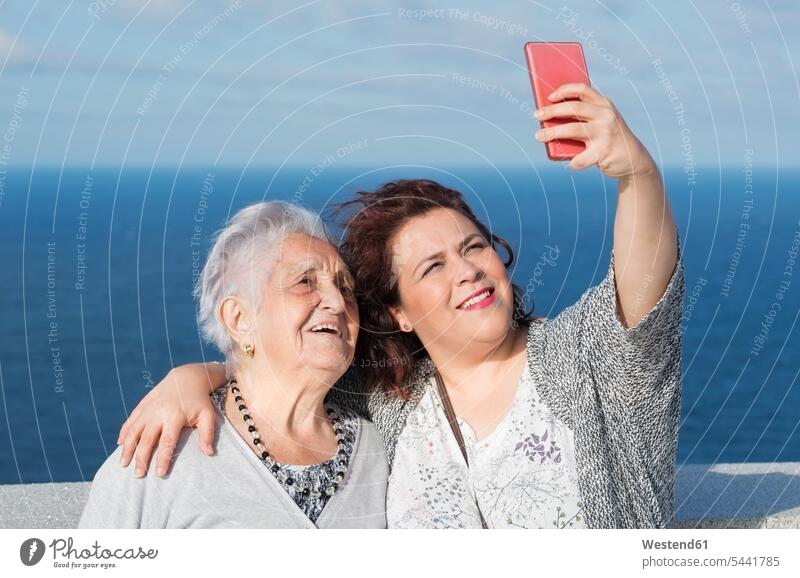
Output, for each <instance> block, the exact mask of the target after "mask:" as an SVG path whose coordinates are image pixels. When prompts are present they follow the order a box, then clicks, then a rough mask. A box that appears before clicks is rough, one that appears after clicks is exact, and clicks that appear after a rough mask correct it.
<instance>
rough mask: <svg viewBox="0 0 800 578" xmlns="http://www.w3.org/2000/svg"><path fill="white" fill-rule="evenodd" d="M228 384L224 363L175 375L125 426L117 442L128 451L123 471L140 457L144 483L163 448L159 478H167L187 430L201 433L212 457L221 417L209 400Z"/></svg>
mask: <svg viewBox="0 0 800 578" xmlns="http://www.w3.org/2000/svg"><path fill="white" fill-rule="evenodd" d="M226 379H227V378H226V375H225V366H224V365H222V364H219V363H192V364H188V365H182V366H180V367H176V368H174V369H172V370H171V371H170V372H169V373H168V374H167V375H166V376H165V377H164V379H163V380H162V381H161V382H159V384H158V385H157V386H156V387H155V388H153V389H152V390H151V391H150V392H149V393H148V394H147V395H146V396H145V397H144V399H142V401H140V402H139V405H137V406H136V407H135V408H134V410H133V411H132V412H131V414H130V416H128V419H127V420H126V421H125V423H124V424H122V428H121V429H120V430H119V436H118V438H117V444H119V445H122V446H123V448H122V460H121V464H122V467H127V466H128V464H130V462H131V458H133V455H134V451H135V452H136V476H137V477H140V478H141V477H143V476H144V475H145V474H146V473H147V469H148V468H149V466H150V458H151V456H152V455H153V450H154V449H155V447H156V445H157V446H158V453H157V459H156V474H157V475H159V476H162V477H163V476H165V475H166V474H167V472H168V471H169V463H170V459H171V458H172V452H173V451H174V450H175V445H176V444H177V442H178V437H179V436H180V433H181V430H182V429H183V428H184V427H196V428H198V429H199V430H200V432H199V433H200V439H201V446H202V448H203V451H204V452H205V453H206V454H207V455H212V454H213V453H214V449H213V447H212V443H213V440H214V420H215V412H214V408H213V406H212V405H211V399H210V398H209V395H208V394H209V393H210V392H212V391H214V390H215V389H216V388H218V387H219V386H220V385H222V384H224V383H225V381H226Z"/></svg>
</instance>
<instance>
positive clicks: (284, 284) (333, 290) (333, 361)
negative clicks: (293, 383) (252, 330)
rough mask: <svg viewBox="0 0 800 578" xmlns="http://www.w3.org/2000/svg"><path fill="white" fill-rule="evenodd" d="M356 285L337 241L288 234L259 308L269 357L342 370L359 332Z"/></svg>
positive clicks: (335, 372)
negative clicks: (335, 244) (354, 290)
mask: <svg viewBox="0 0 800 578" xmlns="http://www.w3.org/2000/svg"><path fill="white" fill-rule="evenodd" d="M353 289H354V285H353V279H352V277H351V276H350V273H349V272H348V270H347V267H346V265H345V264H344V262H343V261H342V260H341V258H340V257H339V253H338V251H337V250H336V248H335V247H334V246H333V245H331V244H330V243H328V242H327V241H322V240H320V239H317V238H314V237H309V236H307V235H290V236H289V237H287V238H286V239H284V241H283V243H282V244H281V247H280V249H279V253H278V257H277V261H276V262H275V264H274V265H273V267H272V273H271V274H270V277H269V279H267V280H266V281H265V282H264V283H263V285H262V295H261V306H260V307H259V310H258V312H257V320H256V325H257V328H258V341H259V343H258V344H257V348H258V345H260V347H261V351H263V352H266V354H267V362H268V363H269V362H270V361H276V362H279V363H282V364H286V363H288V364H290V365H292V366H297V367H298V368H300V367H302V368H306V369H311V370H314V371H322V372H328V373H330V374H331V377H333V378H336V379H338V377H340V376H341V375H342V374H344V372H345V371H346V370H347V368H348V367H349V365H350V363H351V362H352V360H353V354H354V351H355V344H356V339H357V337H358V321H359V318H358V307H357V305H356V300H355V297H354V292H353Z"/></svg>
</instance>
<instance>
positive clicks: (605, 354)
mask: <svg viewBox="0 0 800 578" xmlns="http://www.w3.org/2000/svg"><path fill="white" fill-rule="evenodd" d="M683 297H684V272H683V263H682V257H681V247H680V237H679V236H678V262H677V265H676V267H675V270H674V271H673V274H672V278H671V279H670V281H669V284H668V286H667V289H666V290H665V292H664V295H663V296H662V297H661V299H660V300H659V302H658V303H657V304H656V305H655V306H654V307H653V309H651V310H650V311H649V312H648V314H647V315H646V316H645V317H644V318H643V319H642V320H641V321H640V322H639V323H638V324H637V325H636V326H635V327H632V328H628V329H626V328H624V327H623V326H622V324H621V323H620V322H619V320H618V317H617V294H616V285H615V282H614V254H613V251H612V254H611V263H610V264H609V269H608V273H607V274H606V277H605V278H604V279H603V281H602V282H601V283H600V284H599V285H597V286H595V287H591V288H590V289H588V290H587V291H586V292H585V293H584V294H583V296H582V297H581V298H580V299H579V300H578V302H577V303H575V304H574V305H572V306H570V307H568V308H567V309H565V310H564V311H562V312H561V313H560V314H558V315H557V316H556V317H554V318H552V319H544V318H539V319H535V320H534V321H533V322H532V323H531V324H530V326H529V329H528V343H527V348H528V359H529V365H530V370H531V374H532V375H533V379H534V383H535V384H536V387H537V391H538V393H539V396H540V398H541V400H542V401H543V402H544V403H545V404H547V406H548V407H549V408H550V410H551V411H552V412H553V413H554V414H555V415H556V416H557V417H558V418H559V419H560V420H562V421H563V422H564V423H565V424H566V425H567V426H569V427H570V428H571V429H572V430H573V432H574V439H575V455H576V461H577V468H578V489H579V491H580V494H581V498H582V501H583V504H584V514H585V520H586V523H587V525H588V527H590V528H664V527H666V526H667V525H668V524H669V523H670V521H671V518H672V515H673V509H674V492H675V462H676V452H677V444H678V424H679V421H680V407H681V329H680V324H681V317H682V314H683ZM434 369H435V368H434V365H433V363H432V362H431V360H430V359H429V358H425V359H422V360H421V361H419V362H417V363H416V364H415V367H414V373H413V377H412V379H411V383H410V387H409V390H410V391H411V397H410V399H400V398H397V397H394V396H390V395H387V394H386V393H384V392H383V391H375V392H373V393H371V394H369V395H365V394H362V393H359V391H360V390H359V388H358V384H357V378H356V377H355V375H354V373H353V372H349V373H348V374H346V375H345V376H344V377H343V378H342V380H340V382H339V383H337V385H336V388H335V391H334V392H333V396H334V397H335V398H337V401H338V402H339V403H344V404H346V405H348V406H350V407H352V408H353V409H355V410H356V411H360V412H361V413H363V414H365V415H367V416H368V417H369V418H370V419H372V421H373V422H374V424H375V426H376V427H377V428H378V431H379V432H380V434H381V437H382V438H383V441H384V445H385V447H386V454H387V458H388V460H389V464H390V467H391V464H392V461H393V459H394V450H395V446H396V444H397V439H398V437H399V436H400V432H401V431H402V430H403V428H404V426H405V423H406V419H407V417H408V415H409V413H410V412H411V411H412V410H413V409H414V407H415V406H416V404H417V402H419V400H420V398H421V397H422V394H423V393H424V392H425V391H426V388H427V387H429V384H430V379H429V378H430V376H431V375H432V372H433V370H434ZM365 402H366V403H365Z"/></svg>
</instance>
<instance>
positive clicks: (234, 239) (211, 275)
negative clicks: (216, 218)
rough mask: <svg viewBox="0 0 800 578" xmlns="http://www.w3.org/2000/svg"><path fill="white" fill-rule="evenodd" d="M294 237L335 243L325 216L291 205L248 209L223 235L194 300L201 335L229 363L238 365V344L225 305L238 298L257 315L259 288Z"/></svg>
mask: <svg viewBox="0 0 800 578" xmlns="http://www.w3.org/2000/svg"><path fill="white" fill-rule="evenodd" d="M293 234H302V235H308V236H309V237H315V238H317V239H322V240H323V241H328V242H330V238H329V237H328V234H327V231H326V229H325V225H324V223H323V222H322V219H321V218H320V217H319V215H317V214H315V213H313V212H311V211H309V210H308V209H304V208H303V207H300V206H298V205H295V204H293V203H288V202H286V201H269V202H261V203H255V204H253V205H250V206H248V207H245V208H244V209H242V210H240V211H239V212H238V213H236V214H235V215H234V216H233V217H232V218H231V219H230V220H229V221H228V224H227V226H226V227H225V228H224V229H222V230H221V231H219V232H218V233H217V235H216V239H215V241H214V245H213V246H212V247H211V250H210V251H209V253H208V258H207V259H206V263H205V266H204V267H203V272H202V273H201V274H200V279H199V280H198V282H197V285H196V286H195V287H194V296H195V298H196V299H197V301H198V311H197V322H198V325H199V326H200V332H201V334H202V336H203V338H204V339H205V340H206V341H208V342H210V343H212V344H214V345H215V346H216V347H217V348H218V349H219V350H220V351H221V352H222V353H223V354H224V355H225V359H226V362H232V361H234V359H233V345H234V342H233V340H232V339H231V337H230V335H228V332H227V331H226V330H225V326H224V325H223V323H222V319H221V317H220V311H219V306H220V304H221V303H222V301H223V300H224V299H225V298H226V297H230V296H234V295H235V296H237V297H240V298H242V299H245V300H248V301H249V303H250V304H251V305H252V306H253V307H254V308H255V309H257V308H258V307H259V306H260V304H261V303H260V300H261V292H260V291H258V290H257V287H258V285H259V284H260V282H262V281H263V280H265V279H267V278H269V275H270V273H271V272H272V267H273V265H274V264H275V257H277V251H278V249H279V247H280V243H281V241H283V240H284V239H285V238H286V237H288V236H289V235H293ZM254 272H257V274H254ZM245 276H247V277H245ZM248 278H249V279H248ZM245 281H249V282H245Z"/></svg>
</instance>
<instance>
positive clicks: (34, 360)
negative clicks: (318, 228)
mask: <svg viewBox="0 0 800 578" xmlns="http://www.w3.org/2000/svg"><path fill="white" fill-rule="evenodd" d="M690 168H692V167H690ZM401 177H406V178H412V177H413V178H419V177H427V178H433V179H436V180H439V181H441V182H444V183H445V184H448V185H450V186H452V187H455V188H458V189H459V190H461V191H463V192H464V193H465V194H466V196H467V198H468V199H469V202H470V203H471V205H472V206H473V208H474V210H475V212H476V213H477V214H478V216H479V217H480V218H481V219H483V220H484V222H486V223H487V224H488V225H489V226H490V227H491V229H492V230H493V231H494V232H495V233H497V234H499V235H501V236H504V237H505V238H506V239H508V240H509V241H510V242H511V243H512V245H513V246H514V247H515V248H516V249H517V263H516V266H515V269H514V271H513V277H514V280H515V281H516V282H517V283H518V284H519V285H521V286H522V287H523V288H527V290H528V295H529V297H530V298H531V299H532V301H533V303H534V304H535V312H536V313H538V314H540V315H546V316H553V315H555V314H557V313H558V312H559V311H561V310H562V309H564V308H565V307H567V306H568V305H570V304H572V303H574V302H575V301H576V300H577V299H578V298H579V297H580V295H581V294H582V293H583V292H584V291H586V289H587V288H589V287H590V286H592V285H594V284H596V283H599V282H600V280H601V279H602V278H603V277H604V275H605V274H606V271H607V269H608V263H609V258H610V252H611V247H612V232H613V220H614V211H615V206H616V194H617V193H616V188H615V183H614V182H613V181H610V180H607V179H603V178H602V177H601V176H600V174H599V173H598V172H597V171H596V170H594V169H592V170H590V171H584V172H581V173H574V172H573V171H569V170H566V169H563V168H562V167H558V168H550V167H549V168H548V170H547V171H544V172H543V171H541V170H539V171H537V170H536V169H535V168H533V167H527V168H518V167H515V168H509V167H498V168H495V169H494V170H480V171H478V170H475V169H470V168H465V167H449V168H448V169H447V170H444V169H432V168H426V167H409V166H400V167H389V168H381V169H371V168H358V167H344V166H336V165H335V163H332V166H326V165H320V166H317V167H311V168H309V167H299V168H298V167H289V168H287V167H281V168H277V167H275V168H269V167H260V168H248V169H240V168H220V167H189V168H186V167H183V168H174V167H173V168H170V167H159V168H154V169H149V168H124V169H119V168H108V167H106V168H69V169H57V168H37V169H35V170H33V169H14V170H11V169H9V170H6V171H2V172H0V263H1V264H2V267H0V275H1V276H2V288H3V299H2V300H0V320H1V321H0V323H1V325H0V336H1V337H2V348H0V397H2V408H1V409H0V432H2V435H0V483H27V482H45V481H78V480H89V479H91V478H92V477H93V475H94V472H95V471H96V470H97V468H98V467H99V466H100V464H101V463H102V462H103V461H104V460H105V458H106V456H107V455H108V454H109V453H110V452H112V451H113V450H114V449H115V440H116V436H117V432H118V429H119V426H120V425H121V423H122V422H123V421H124V419H125V417H126V415H127V414H128V412H130V411H131V410H132V409H133V407H134V406H135V404H136V403H137V402H138V401H139V400H140V399H141V398H142V396H144V395H145V394H146V393H147V391H148V390H149V389H150V388H151V387H152V386H153V384H154V383H157V382H158V381H159V379H160V378H161V377H162V376H163V375H164V374H165V373H166V372H167V371H168V370H169V368H171V367H173V366H175V365H178V364H182V363H186V362H189V361H197V360H203V359H206V360H209V359H219V355H218V353H217V352H216V351H214V350H213V349H212V348H210V347H209V346H207V345H205V344H203V343H202V342H201V340H200V338H199V336H198V331H197V327H196V324H195V318H194V312H195V310H194V303H193V301H192V298H191V289H192V285H193V282H194V280H195V279H196V276H197V274H198V273H199V269H200V267H201V266H202V262H203V259H204V256H205V252H206V250H207V248H208V245H209V240H210V239H211V236H212V235H213V233H214V232H215V231H216V230H218V229H219V228H220V227H221V226H222V225H223V224H224V222H225V220H226V217H227V216H228V215H229V214H231V213H232V212H235V211H236V210H237V209H239V208H241V207H243V206H244V205H247V204H249V203H252V202H255V201H259V200H262V199H278V198H280V199H286V200H290V201H295V202H299V203H302V204H304V205H305V206H307V207H310V208H313V209H316V210H323V209H325V208H326V207H327V206H329V205H330V204H331V203H335V202H339V201H341V200H344V199H347V198H350V197H351V196H352V194H353V192H354V191H356V190H358V189H361V188H371V187H374V186H376V185H377V184H379V183H381V182H383V181H387V180H391V179H396V178H401ZM665 180H666V183H667V187H668V191H669V196H670V200H671V203H672V208H673V212H674V215H675V218H676V221H677V222H678V226H679V229H680V233H681V244H682V248H683V258H684V266H685V271H686V308H685V311H684V320H683V325H682V331H683V338H684V341H683V344H684V354H683V373H684V381H683V400H682V423H681V429H680V438H679V446H678V461H679V463H715V462H772V461H800V431H798V430H799V429H800V428H798V421H799V420H800V388H798V387H797V379H798V370H800V355H798V349H799V346H800V339H799V338H798V332H797V330H796V323H797V319H798V314H800V265H798V263H797V262H796V258H797V256H798V255H797V250H798V246H800V222H799V220H800V199H799V198H798V195H797V192H798V190H799V189H800V172H798V171H797V170H787V169H781V170H778V169H775V168H774V167H773V168H769V167H765V168H753V169H752V171H744V170H741V169H724V168H719V167H699V168H692V170H689V171H684V170H681V168H674V169H667V170H665ZM553 254H557V255H558V257H557V258H555V259H552V258H548V259H545V258H543V256H545V255H550V256H552V255H553Z"/></svg>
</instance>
